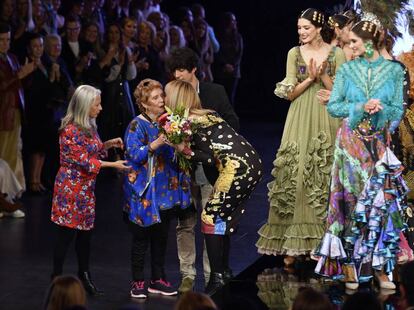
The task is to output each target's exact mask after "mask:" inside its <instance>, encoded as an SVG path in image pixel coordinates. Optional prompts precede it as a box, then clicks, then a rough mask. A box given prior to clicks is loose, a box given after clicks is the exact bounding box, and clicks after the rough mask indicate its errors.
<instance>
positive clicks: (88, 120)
mask: <svg viewBox="0 0 414 310" xmlns="http://www.w3.org/2000/svg"><path fill="white" fill-rule="evenodd" d="M101 110H102V107H101V98H100V91H99V90H97V89H95V88H93V87H92V86H88V85H82V86H79V87H78V88H77V89H76V91H75V93H74V95H73V97H72V99H71V101H70V103H69V107H68V111H67V114H66V116H65V117H64V118H63V119H62V125H61V132H60V138H59V143H60V168H59V171H58V173H57V175H56V180H55V187H54V192H53V201H52V214H51V220H52V222H53V223H55V224H56V230H57V237H56V242H55V247H54V255H53V274H52V277H55V276H58V275H60V274H62V270H63V262H64V260H65V256H66V252H67V250H68V248H69V245H70V243H71V241H72V239H73V238H74V237H75V235H76V254H77V256H78V264H79V266H78V268H79V269H78V275H79V278H80V279H81V281H82V282H83V284H84V286H85V289H86V291H87V292H88V293H90V294H92V295H96V294H100V293H101V292H100V291H99V290H97V288H96V287H95V285H94V283H93V282H92V281H91V278H90V274H89V256H90V239H91V235H92V230H93V227H94V221H95V194H94V190H95V181H96V176H97V175H98V173H99V171H100V169H101V168H102V167H112V168H117V169H121V170H126V169H129V167H128V166H126V165H125V161H122V160H120V161H116V162H107V161H103V160H100V158H102V157H103V155H104V154H105V150H106V149H109V148H111V147H123V142H122V139H121V138H115V139H112V140H108V141H106V142H104V143H102V142H101V139H100V138H99V136H98V133H97V131H96V125H95V119H96V117H97V116H98V114H99V112H100V111H101Z"/></svg>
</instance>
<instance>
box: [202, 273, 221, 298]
mask: <svg viewBox="0 0 414 310" xmlns="http://www.w3.org/2000/svg"><path fill="white" fill-rule="evenodd" d="M224 284H225V283H224V279H223V274H222V273H218V272H212V273H211V274H210V280H209V281H208V284H207V287H206V289H205V293H206V294H207V295H209V296H211V295H213V294H214V293H215V292H217V291H218V290H219V289H221V288H222V287H223V286H224Z"/></svg>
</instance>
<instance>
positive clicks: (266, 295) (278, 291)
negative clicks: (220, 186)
mask: <svg viewBox="0 0 414 310" xmlns="http://www.w3.org/2000/svg"><path fill="white" fill-rule="evenodd" d="M242 128H243V130H242V134H243V135H244V136H245V137H246V138H247V139H248V140H249V141H250V142H251V143H252V144H253V145H254V146H255V147H256V149H257V150H258V152H259V153H260V154H261V156H262V159H263V162H264V167H265V171H264V172H265V174H264V178H263V180H262V182H261V184H260V185H259V186H258V188H257V189H256V191H255V192H254V194H253V195H252V197H251V199H250V201H249V202H248V203H247V207H246V214H245V216H244V218H243V220H242V222H241V225H240V229H239V231H238V234H237V235H235V236H233V238H232V249H231V265H232V268H233V270H234V273H235V274H238V276H237V277H236V278H235V279H234V280H233V281H232V282H230V284H229V285H227V286H226V287H225V288H224V289H223V290H222V291H221V292H218V293H217V294H216V295H215V296H213V298H214V299H215V301H216V302H217V304H218V305H219V306H220V308H221V309H268V308H270V309H288V307H289V305H290V304H291V302H292V300H293V298H294V296H295V295H296V292H297V290H298V289H299V287H301V286H307V285H311V286H313V287H318V288H320V289H321V290H323V291H326V292H327V293H328V294H329V296H330V297H331V299H332V300H333V301H334V302H335V303H337V304H340V303H342V302H343V300H344V299H345V298H346V294H345V293H346V292H344V290H343V287H342V286H339V287H338V286H336V285H332V284H329V283H325V284H321V283H320V281H319V282H318V281H317V280H315V279H313V278H312V277H311V276H312V275H313V273H312V269H313V268H312V267H313V266H312V263H309V262H305V263H304V266H302V267H303V268H301V269H299V273H296V274H293V273H289V272H286V271H283V270H281V269H278V268H275V267H280V266H281V260H280V258H275V257H266V256H264V257H260V255H258V254H257V252H256V247H255V245H254V244H255V242H256V240H257V230H258V229H259V228H260V226H261V225H262V224H263V222H264V221H265V220H266V217H267V213H268V204H267V188H266V184H267V183H268V182H269V180H270V170H271V168H272V161H273V159H274V156H275V153H276V150H277V147H278V145H279V142H280V136H281V132H282V126H281V125H280V124H276V123H270V122H258V121H249V122H247V121H244V122H242ZM96 195H97V219H96V229H95V232H94V237H93V241H92V258H91V273H92V275H93V278H94V279H95V282H96V284H97V285H98V286H99V287H100V288H102V289H104V290H105V296H103V297H99V298H89V300H88V308H89V309H119V308H120V307H121V306H122V305H126V304H136V305H139V307H140V308H141V309H160V310H162V309H172V308H173V306H174V304H175V302H176V297H169V298H167V297H158V296H150V297H149V298H148V299H147V300H145V301H135V300H131V298H130V297H129V289H130V281H131V275H130V265H129V253H130V234H129V233H128V231H127V229H126V225H125V224H124V223H123V221H122V213H121V209H122V206H121V201H122V191H121V180H120V179H119V178H114V177H111V176H110V175H109V174H108V173H102V175H100V177H99V178H98V183H97V192H96ZM23 201H24V204H25V211H26V218H25V219H10V218H3V219H0V309H5V310H6V309H7V310H9V309H10V310H14V309H16V310H17V309H41V308H42V303H43V299H44V296H45V292H46V290H47V287H48V285H49V281H50V273H51V262H52V244H53V240H54V231H53V226H52V224H51V222H50V220H49V216H50V205H51V204H50V201H51V195H48V196H41V197H39V196H24V198H23ZM198 245H201V234H198ZM200 250H201V247H198V251H197V255H198V257H197V260H198V263H197V270H198V272H199V275H200V276H199V277H198V278H197V282H196V290H198V291H202V290H203V283H202V282H203V280H202V276H201V275H202V270H201V251H200ZM167 252H168V255H167V259H166V270H167V276H168V279H169V280H170V281H171V282H172V283H174V284H177V285H178V283H179V265H178V258H177V249H176V242H175V223H173V225H172V227H171V234H170V239H169V244H168V251H167ZM76 268H77V264H76V258H75V253H74V248H73V245H72V248H71V249H70V251H69V255H68V257H67V261H66V263H65V270H64V272H65V273H74V274H76V272H77V269H76ZM361 289H370V288H369V287H368V288H361ZM382 298H383V299H384V300H391V301H392V300H393V298H389V296H385V297H382ZM390 307H391V306H388V309H391V308H390Z"/></svg>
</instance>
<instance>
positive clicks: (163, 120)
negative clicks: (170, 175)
mask: <svg viewBox="0 0 414 310" xmlns="http://www.w3.org/2000/svg"><path fill="white" fill-rule="evenodd" d="M165 109H166V111H167V112H166V113H164V114H163V115H161V116H160V117H159V119H158V127H159V130H160V132H161V134H163V135H164V136H165V138H166V140H167V141H166V143H167V144H169V145H171V146H172V147H174V148H175V158H176V159H177V161H178V164H179V166H180V168H181V169H182V170H184V171H185V172H187V173H188V172H189V171H190V168H191V163H190V160H189V155H190V154H191V149H190V141H191V136H192V135H193V134H194V132H195V130H196V127H197V125H196V123H195V122H194V121H192V120H191V119H190V118H189V117H188V115H189V110H188V109H185V108H184V107H179V108H177V109H176V110H175V111H172V110H171V109H170V108H168V107H165Z"/></svg>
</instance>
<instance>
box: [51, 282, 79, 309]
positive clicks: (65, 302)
mask: <svg viewBox="0 0 414 310" xmlns="http://www.w3.org/2000/svg"><path fill="white" fill-rule="evenodd" d="M85 305H86V293H85V290H84V288H83V286H82V283H81V282H80V281H79V279H78V278H76V277H74V276H71V275H64V276H59V277H56V278H55V279H54V280H53V282H52V284H51V285H50V287H49V289H48V292H47V295H46V301H45V306H44V309H45V310H67V309H85V308H84V306H85Z"/></svg>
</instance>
